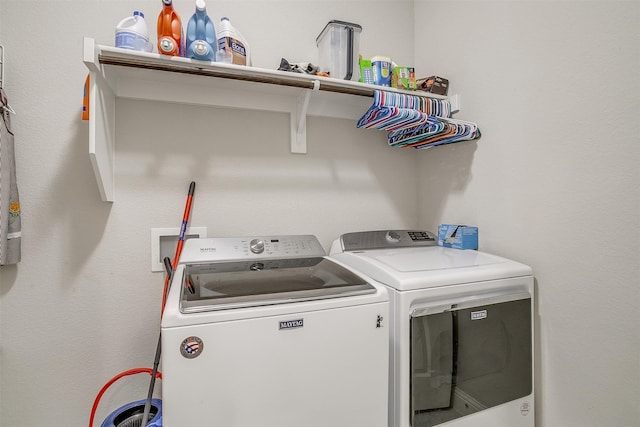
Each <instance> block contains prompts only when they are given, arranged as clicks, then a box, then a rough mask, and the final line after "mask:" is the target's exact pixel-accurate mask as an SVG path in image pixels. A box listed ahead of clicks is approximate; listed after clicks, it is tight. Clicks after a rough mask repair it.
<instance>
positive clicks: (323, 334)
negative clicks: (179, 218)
mask: <svg viewBox="0 0 640 427" xmlns="http://www.w3.org/2000/svg"><path fill="white" fill-rule="evenodd" d="M388 313H389V299H388V292H387V290H386V288H385V287H384V286H381V285H378V284H371V283H368V282H367V280H366V279H363V278H362V276H359V275H358V274H356V273H354V272H353V271H352V270H351V269H350V268H348V267H345V266H342V265H340V264H339V263H337V262H335V261H333V260H331V259H329V258H328V257H326V252H325V250H324V249H323V248H322V246H321V245H320V243H319V242H318V240H317V239H316V238H315V237H314V236H267V237H264V236H263V237H240V238H233V237H230V238H209V239H189V240H187V241H186V242H185V246H184V249H183V252H182V256H181V259H180V263H179V265H178V267H177V268H176V271H175V272H174V273H173V279H172V286H171V289H170V291H169V296H168V298H167V303H166V307H165V311H164V315H163V319H162V324H161V326H162V373H163V377H162V404H163V422H164V426H165V427H184V426H205V425H206V426H220V427H256V426H260V427H299V426H305V427H327V426H331V427H353V426H367V427H387V418H388V415H387V395H388V375H387V367H388V356H389V347H388V346H389V338H388V337H389V329H388V324H387V323H386V322H387V321H386V319H387V318H388V317H389V315H388Z"/></svg>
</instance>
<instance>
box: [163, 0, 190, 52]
mask: <svg viewBox="0 0 640 427" xmlns="http://www.w3.org/2000/svg"><path fill="white" fill-rule="evenodd" d="M158 52H159V53H161V54H163V55H171V56H184V40H183V33H182V21H181V20H180V16H178V13H177V12H176V11H175V10H174V9H173V1H172V0H162V11H160V14H159V15H158Z"/></svg>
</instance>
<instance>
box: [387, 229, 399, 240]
mask: <svg viewBox="0 0 640 427" xmlns="http://www.w3.org/2000/svg"><path fill="white" fill-rule="evenodd" d="M386 238H387V242H389V243H398V242H399V241H400V233H398V232H397V231H388V232H387V236H386Z"/></svg>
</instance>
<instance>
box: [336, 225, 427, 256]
mask: <svg viewBox="0 0 640 427" xmlns="http://www.w3.org/2000/svg"><path fill="white" fill-rule="evenodd" d="M340 243H341V245H342V250H343V251H345V252H346V251H362V250H367V249H386V248H398V247H402V248H409V247H416V246H437V245H438V239H437V237H436V235H435V234H433V233H432V232H430V231H424V230H377V231H358V232H355V233H346V234H343V235H342V236H340Z"/></svg>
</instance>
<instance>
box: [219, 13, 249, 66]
mask: <svg viewBox="0 0 640 427" xmlns="http://www.w3.org/2000/svg"><path fill="white" fill-rule="evenodd" d="M218 51H219V52H220V55H218V57H226V59H225V62H233V63H234V64H237V65H251V55H250V51H249V44H248V43H247V40H246V39H245V38H244V37H242V34H240V32H239V31H238V30H236V29H235V27H234V26H233V25H231V21H230V20H229V18H227V17H226V16H225V17H223V18H222V19H221V20H220V25H219V26H218ZM223 53H224V55H223Z"/></svg>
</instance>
